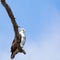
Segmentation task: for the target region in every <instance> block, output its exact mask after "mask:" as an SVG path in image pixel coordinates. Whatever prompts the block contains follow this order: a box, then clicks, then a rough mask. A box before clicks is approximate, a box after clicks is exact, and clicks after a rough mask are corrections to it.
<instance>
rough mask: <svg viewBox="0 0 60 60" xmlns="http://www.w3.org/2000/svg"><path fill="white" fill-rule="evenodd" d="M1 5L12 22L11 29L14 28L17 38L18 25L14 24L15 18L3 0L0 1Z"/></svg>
mask: <svg viewBox="0 0 60 60" xmlns="http://www.w3.org/2000/svg"><path fill="white" fill-rule="evenodd" d="M1 3H2V5H3V6H4V8H5V9H6V11H7V13H8V15H9V17H10V19H11V22H12V24H13V28H14V32H15V36H18V35H19V33H18V25H17V23H16V20H15V17H14V15H13V13H12V10H11V8H10V7H9V5H8V4H7V3H6V1H5V0H1Z"/></svg>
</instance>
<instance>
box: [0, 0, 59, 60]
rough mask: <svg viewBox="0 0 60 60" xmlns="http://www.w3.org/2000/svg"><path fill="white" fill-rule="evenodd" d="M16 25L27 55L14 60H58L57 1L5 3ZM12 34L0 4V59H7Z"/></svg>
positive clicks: (34, 0)
mask: <svg viewBox="0 0 60 60" xmlns="http://www.w3.org/2000/svg"><path fill="white" fill-rule="evenodd" d="M6 1H7V3H8V4H9V6H10V7H11V9H12V11H13V13H14V16H15V18H16V21H17V24H18V25H19V26H21V27H23V28H25V30H26V37H27V39H26V44H25V46H24V49H25V50H26V52H27V54H26V55H23V54H17V55H16V57H15V58H14V60H20V59H21V60H60V0H18V1H17V0H15V1H13V0H10V1H9V0H6ZM13 38H14V31H13V27H12V24H11V21H10V18H9V17H8V14H7V13H6V10H5V9H4V7H3V6H2V5H1V3H0V60H10V47H11V43H12V41H13Z"/></svg>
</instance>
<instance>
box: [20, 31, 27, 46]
mask: <svg viewBox="0 0 60 60" xmlns="http://www.w3.org/2000/svg"><path fill="white" fill-rule="evenodd" d="M19 34H21V43H20V46H21V47H23V46H24V44H25V41H26V36H25V34H24V33H22V32H19Z"/></svg>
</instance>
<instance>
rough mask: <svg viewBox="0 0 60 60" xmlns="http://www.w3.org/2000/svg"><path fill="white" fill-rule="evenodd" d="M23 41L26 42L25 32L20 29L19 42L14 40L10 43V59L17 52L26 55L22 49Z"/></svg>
mask: <svg viewBox="0 0 60 60" xmlns="http://www.w3.org/2000/svg"><path fill="white" fill-rule="evenodd" d="M25 41H26V36H25V30H24V29H23V28H21V29H20V31H19V41H18V40H17V39H16V38H15V39H14V40H13V43H12V47H11V53H12V54H11V59H13V58H14V57H15V55H16V54H17V53H18V52H21V53H23V54H26V52H25V51H24V49H23V46H24V44H25Z"/></svg>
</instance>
